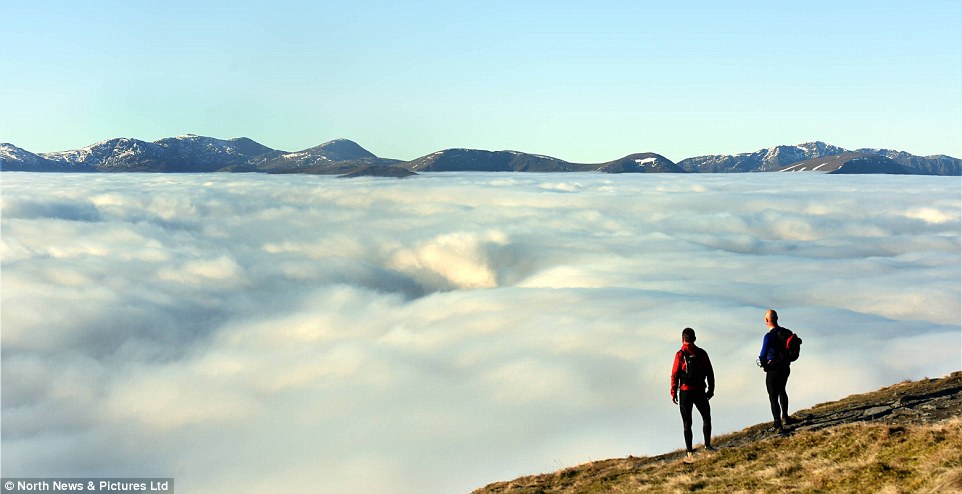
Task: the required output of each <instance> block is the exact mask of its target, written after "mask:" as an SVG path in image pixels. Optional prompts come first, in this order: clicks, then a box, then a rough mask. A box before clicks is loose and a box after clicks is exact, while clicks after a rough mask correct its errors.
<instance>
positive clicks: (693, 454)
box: [687, 451, 695, 459]
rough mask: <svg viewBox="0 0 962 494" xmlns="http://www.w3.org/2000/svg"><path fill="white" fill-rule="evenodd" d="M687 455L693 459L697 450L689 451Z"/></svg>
mask: <svg viewBox="0 0 962 494" xmlns="http://www.w3.org/2000/svg"><path fill="white" fill-rule="evenodd" d="M687 456H688V459H692V458H694V457H695V452H694V451H689V452H688V455H687Z"/></svg>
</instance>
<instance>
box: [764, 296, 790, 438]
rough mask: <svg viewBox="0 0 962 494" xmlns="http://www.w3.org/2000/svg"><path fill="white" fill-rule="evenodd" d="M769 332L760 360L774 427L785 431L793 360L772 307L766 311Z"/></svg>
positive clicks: (776, 314)
mask: <svg viewBox="0 0 962 494" xmlns="http://www.w3.org/2000/svg"><path fill="white" fill-rule="evenodd" d="M765 324H766V325H767V326H768V332H767V333H765V338H764V339H763V340H762V350H761V352H759V354H758V362H759V365H760V366H761V367H762V369H763V370H764V371H765V387H766V388H767V389H768V402H769V403H770V404H771V407H772V418H773V419H774V421H775V423H774V425H773V427H772V429H773V430H775V431H776V432H784V430H785V429H784V427H783V424H788V421H789V418H788V392H787V391H786V390H785V387H786V386H787V385H788V375H789V374H791V361H790V360H789V359H788V358H786V356H785V352H784V347H785V337H784V332H785V331H788V330H786V329H785V328H782V327H781V326H779V325H778V313H777V312H775V311H774V310H772V309H769V310H768V311H766V312H765Z"/></svg>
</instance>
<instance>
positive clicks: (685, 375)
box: [678, 350, 705, 385]
mask: <svg viewBox="0 0 962 494" xmlns="http://www.w3.org/2000/svg"><path fill="white" fill-rule="evenodd" d="M678 353H680V354H681V371H680V372H679V373H678V380H679V381H680V382H681V383H682V384H690V385H693V384H703V383H704V382H705V359H704V357H702V352H701V351H700V350H696V351H695V354H694V355H692V354H690V353H686V352H683V351H681V350H678Z"/></svg>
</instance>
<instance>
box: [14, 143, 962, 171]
mask: <svg viewBox="0 0 962 494" xmlns="http://www.w3.org/2000/svg"><path fill="white" fill-rule="evenodd" d="M0 170H3V171H30V172H155V173H178V172H179V173H206V172H235V173H236V172H258V173H309V174H318V175H344V176H385V177H403V176H407V175H413V174H416V173H418V172H448V171H480V172H587V171H594V172H605V173H738V172H810V173H835V174H843V173H862V174H866V173H885V174H908V175H952V176H959V175H962V165H960V161H959V159H958V158H953V157H951V156H945V155H934V156H915V155H912V154H909V153H905V152H901V151H892V150H888V149H857V150H855V151H850V150H847V149H843V148H840V147H837V146H832V145H831V144H826V143H824V142H810V143H807V144H799V145H797V146H774V147H770V148H768V149H761V150H758V151H755V152H753V153H743V154H737V155H710V156H698V157H694V158H687V159H684V160H682V161H680V162H678V163H674V162H672V161H671V160H669V159H667V158H665V157H664V156H661V155H659V154H655V153H637V154H631V155H628V156H625V157H624V158H620V159H617V160H614V161H609V162H606V163H570V162H567V161H564V160H560V159H558V158H552V157H550V156H542V155H538V154H529V153H523V152H518V151H484V150H478V149H445V150H443V151H438V152H436V153H432V154H429V155H427V156H422V157H420V158H417V159H414V160H411V161H402V160H396V159H389V158H379V157H377V156H375V155H374V154H372V153H371V152H369V151H367V150H366V149H364V148H362V147H361V146H359V145H358V144H357V143H355V142H352V141H349V140H347V139H337V140H334V141H330V142H326V143H324V144H321V145H319V146H315V147H312V148H309V149H305V150H303V151H296V152H288V151H280V150H277V149H271V148H269V147H267V146H264V145H262V144H259V143H257V142H255V141H253V140H251V139H248V138H246V137H239V138H235V139H228V140H223V139H215V138H212V137H203V136H197V135H191V134H188V135H182V136H177V137H168V138H165V139H161V140H159V141H154V142H147V141H141V140H138V139H130V138H116V139H110V140H106V141H102V142H98V143H96V144H91V145H90V146H87V147H85V148H81V149H74V150H70V151H59V152H54V153H39V154H35V153H31V152H30V151H27V150H25V149H22V148H19V147H17V146H14V145H13V144H7V143H0Z"/></svg>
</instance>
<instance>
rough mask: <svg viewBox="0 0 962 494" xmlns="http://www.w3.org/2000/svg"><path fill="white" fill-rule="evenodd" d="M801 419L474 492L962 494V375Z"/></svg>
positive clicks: (893, 389)
mask: <svg viewBox="0 0 962 494" xmlns="http://www.w3.org/2000/svg"><path fill="white" fill-rule="evenodd" d="M885 409H887V410H888V411H886V410H885ZM796 416H797V417H800V418H799V419H797V420H798V424H799V425H797V426H796V428H795V430H794V432H793V433H792V434H790V435H787V436H781V435H773V434H769V433H766V432H764V431H765V427H764V426H762V425H759V426H754V427H750V428H748V429H745V430H744V431H741V432H736V433H733V434H728V435H725V436H721V437H719V438H717V440H716V441H715V443H716V444H717V445H719V446H721V449H720V450H719V451H718V452H715V453H701V454H699V455H696V457H695V458H694V459H692V460H688V459H684V458H683V455H682V454H681V451H676V452H673V453H669V454H666V455H661V456H658V457H650V458H633V457H629V458H623V459H614V460H604V461H597V462H592V463H587V464H585V465H580V466H577V467H572V468H567V469H564V470H561V471H558V472H555V473H552V474H547V475H539V476H530V477H522V478H519V479H516V480H513V481H510V482H501V483H497V484H492V485H489V486H487V487H485V488H483V489H479V490H477V491H475V493H476V494H489V493H490V494H493V493H517V494H535V493H538V494H541V493H545V494H546V493H589V494H590V493H628V492H632V493H634V492H672V493H675V492H726V493H728V492H752V493H754V492H798V493H808V492H813V493H814V492H884V493H902V492H905V493H909V492H912V493H915V492H933V493H935V492H938V493H952V492H957V493H962V373H959V372H956V373H954V374H952V375H951V376H947V377H946V378H943V379H931V380H923V381H917V382H906V383H900V384H897V385H894V386H890V387H888V388H883V389H881V390H879V391H875V392H873V393H867V394H863V395H854V396H851V397H848V398H846V399H843V400H839V401H837V402H831V403H823V404H820V405H817V406H815V407H812V408H811V409H808V410H803V411H802V412H799V413H798V414H796Z"/></svg>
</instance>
